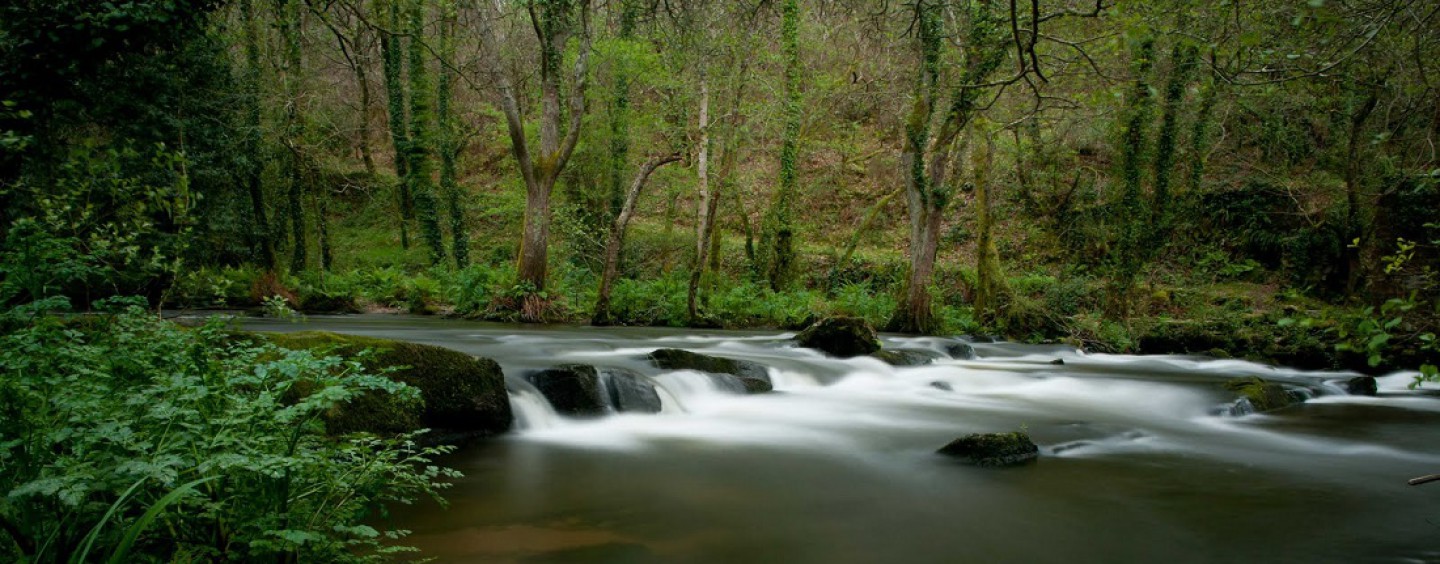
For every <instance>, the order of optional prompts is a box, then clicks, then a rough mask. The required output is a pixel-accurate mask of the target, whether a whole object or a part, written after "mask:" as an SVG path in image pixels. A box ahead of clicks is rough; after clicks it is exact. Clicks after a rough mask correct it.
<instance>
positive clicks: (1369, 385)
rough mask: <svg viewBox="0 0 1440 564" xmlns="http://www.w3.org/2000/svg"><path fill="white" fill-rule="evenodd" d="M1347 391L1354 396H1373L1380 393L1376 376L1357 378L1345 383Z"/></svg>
mask: <svg viewBox="0 0 1440 564" xmlns="http://www.w3.org/2000/svg"><path fill="white" fill-rule="evenodd" d="M1345 391H1347V392H1350V395H1352V396H1373V395H1375V394H1376V393H1379V392H1380V386H1378V385H1376V384H1375V377H1374V376H1356V377H1354V378H1351V379H1349V380H1346V381H1345Z"/></svg>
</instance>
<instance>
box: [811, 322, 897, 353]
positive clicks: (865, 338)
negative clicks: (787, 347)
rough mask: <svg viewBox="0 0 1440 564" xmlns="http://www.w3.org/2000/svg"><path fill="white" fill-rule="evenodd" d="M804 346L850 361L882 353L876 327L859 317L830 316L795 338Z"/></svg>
mask: <svg viewBox="0 0 1440 564" xmlns="http://www.w3.org/2000/svg"><path fill="white" fill-rule="evenodd" d="M795 341H796V342H798V343H799V344H800V346H802V347H805V348H808V349H816V350H819V351H823V352H825V353H826V354H829V355H831V356H838V357H840V358H850V357H854V356H863V355H867V354H871V353H873V352H875V351H878V350H880V339H879V338H877V337H876V336H875V328H874V327H871V326H870V324H869V323H867V322H866V321H865V320H864V319H861V318H859V317H827V318H825V319H822V320H820V321H819V322H817V323H815V324H814V325H811V326H810V327H809V328H807V329H805V330H804V331H801V332H800V334H799V335H796V336H795Z"/></svg>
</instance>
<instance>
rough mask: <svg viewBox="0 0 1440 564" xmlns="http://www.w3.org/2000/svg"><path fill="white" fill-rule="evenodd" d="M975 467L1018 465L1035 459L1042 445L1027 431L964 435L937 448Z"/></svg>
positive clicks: (946, 454)
mask: <svg viewBox="0 0 1440 564" xmlns="http://www.w3.org/2000/svg"><path fill="white" fill-rule="evenodd" d="M936 452H937V453H939V454H943V455H945V456H949V457H952V458H955V459H956V460H959V461H960V462H963V463H965V464H971V465H974V466H984V467H998V466H1017V465H1021V464H1026V463H1028V462H1032V461H1034V460H1035V459H1036V458H1039V456H1040V447H1038V446H1036V445H1035V443H1034V441H1031V440H1030V435H1027V434H1025V433H1020V432H1016V433H975V434H972V435H965V436H963V437H960V438H958V439H955V440H953V441H950V444H947V445H945V446H943V447H940V450H938V451H936Z"/></svg>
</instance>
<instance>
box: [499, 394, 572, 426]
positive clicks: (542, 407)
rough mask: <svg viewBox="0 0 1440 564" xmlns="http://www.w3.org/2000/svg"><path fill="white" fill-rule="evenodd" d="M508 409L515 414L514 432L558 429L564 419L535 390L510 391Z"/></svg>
mask: <svg viewBox="0 0 1440 564" xmlns="http://www.w3.org/2000/svg"><path fill="white" fill-rule="evenodd" d="M510 409H511V411H513V412H514V413H515V430H517V431H534V430H539V429H552V428H555V427H559V426H560V425H561V424H563V423H564V421H565V419H564V418H562V417H560V414H558V413H555V409H554V408H552V407H550V402H547V401H545V397H544V396H542V395H540V392H537V391H535V390H511V391H510Z"/></svg>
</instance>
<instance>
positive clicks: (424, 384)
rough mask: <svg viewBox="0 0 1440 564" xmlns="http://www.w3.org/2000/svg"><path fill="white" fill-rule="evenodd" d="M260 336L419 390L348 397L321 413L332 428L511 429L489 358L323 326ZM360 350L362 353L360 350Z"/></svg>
mask: <svg viewBox="0 0 1440 564" xmlns="http://www.w3.org/2000/svg"><path fill="white" fill-rule="evenodd" d="M262 337H263V338H264V339H265V340H267V341H269V342H270V343H273V344H275V345H276V346H279V347H282V348H286V349H292V350H309V351H314V352H315V353H316V354H325V355H338V356H340V357H342V358H346V359H350V360H356V361H359V362H360V364H361V365H363V366H364V367H365V368H366V369H367V370H369V371H370V372H372V373H379V372H380V371H382V370H387V369H390V370H392V371H391V372H388V373H386V374H385V376H386V377H388V378H390V379H391V380H394V381H397V382H403V383H405V384H406V385H409V386H413V387H415V388H416V389H418V390H419V391H420V401H418V402H413V401H404V400H402V399H401V398H399V397H397V396H394V395H392V394H388V393H383V392H378V391H377V392H370V393H366V394H363V395H361V396H360V397H357V398H354V399H352V400H351V401H350V402H348V403H346V404H344V405H341V406H338V407H336V408H335V409H333V410H331V412H330V413H327V414H325V423H326V426H327V429H328V430H329V431H330V432H331V433H334V434H343V433H349V432H355V431H367V432H372V433H400V432H408V431H415V430H418V429H432V430H434V431H435V432H436V433H437V434H441V435H452V436H453V435H459V436H485V435H494V434H499V433H503V432H505V431H508V430H509V429H510V424H511V421H512V419H513V415H512V414H511V412H510V396H509V394H508V393H507V392H506V391H505V376H504V374H503V373H502V372H501V371H500V365H499V364H496V363H495V361H493V360H490V359H488V358H477V357H473V356H470V355H468V354H465V353H462V352H459V351H453V350H450V349H446V348H441V347H436V346H432V345H421V344H418V343H407V342H403V341H393V340H389V339H377V338H373V337H358V336H354V335H340V334H336V333H328V332H324V331H301V332H297V333H268V334H263V335H262ZM367 350H368V351H370V353H369V354H361V353H362V352H364V351H367ZM301 388H303V386H302V387H301ZM300 393H305V392H304V391H303V390H302V391H301V392H300Z"/></svg>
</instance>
